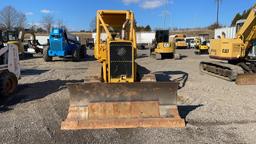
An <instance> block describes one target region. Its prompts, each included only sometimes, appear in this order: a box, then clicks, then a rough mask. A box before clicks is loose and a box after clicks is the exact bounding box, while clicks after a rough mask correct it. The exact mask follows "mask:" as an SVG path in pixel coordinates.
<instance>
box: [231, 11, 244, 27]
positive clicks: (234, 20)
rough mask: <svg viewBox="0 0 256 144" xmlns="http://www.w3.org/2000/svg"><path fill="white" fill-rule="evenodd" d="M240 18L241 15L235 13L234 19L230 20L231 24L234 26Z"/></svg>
mask: <svg viewBox="0 0 256 144" xmlns="http://www.w3.org/2000/svg"><path fill="white" fill-rule="evenodd" d="M241 18H242V15H241V14H240V13H237V14H236V16H235V17H234V19H233V20H232V23H231V26H235V25H236V22H237V21H238V20H240V19H241Z"/></svg>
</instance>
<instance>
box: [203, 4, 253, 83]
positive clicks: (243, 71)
mask: <svg viewBox="0 0 256 144" xmlns="http://www.w3.org/2000/svg"><path fill="white" fill-rule="evenodd" d="M210 47H211V49H210V54H209V55H210V58H212V59H217V60H225V61H227V62H220V61H215V62H201V63H200V69H201V71H202V72H204V73H207V74H210V75H213V76H216V77H219V78H223V79H225V80H229V81H236V83H237V84H240V85H251V84H256V74H255V73H256V7H254V8H252V10H251V12H250V13H249V15H248V17H247V19H246V20H245V21H244V24H243V25H242V26H241V25H240V24H239V25H237V34H236V38H234V39H228V38H225V36H224V34H223V36H222V37H221V38H220V39H214V40H211V43H210Z"/></svg>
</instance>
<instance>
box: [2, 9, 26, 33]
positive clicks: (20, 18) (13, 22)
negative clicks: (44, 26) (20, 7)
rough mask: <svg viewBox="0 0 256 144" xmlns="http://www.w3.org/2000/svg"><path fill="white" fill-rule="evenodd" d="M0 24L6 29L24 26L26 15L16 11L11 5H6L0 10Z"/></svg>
mask: <svg viewBox="0 0 256 144" xmlns="http://www.w3.org/2000/svg"><path fill="white" fill-rule="evenodd" d="M0 25H2V26H3V27H4V28H6V29H13V28H17V27H18V28H24V27H25V25H26V15H25V14H24V13H22V12H18V11H17V10H16V9H15V8H14V7H12V6H6V7H5V8H3V10H1V11H0Z"/></svg>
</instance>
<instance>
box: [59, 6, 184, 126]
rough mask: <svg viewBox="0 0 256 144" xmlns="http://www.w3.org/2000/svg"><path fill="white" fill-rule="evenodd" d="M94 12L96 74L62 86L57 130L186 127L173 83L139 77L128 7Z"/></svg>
mask: <svg viewBox="0 0 256 144" xmlns="http://www.w3.org/2000/svg"><path fill="white" fill-rule="evenodd" d="M96 17H97V19H96V43H95V48H94V55H95V58H96V59H97V61H98V62H100V63H101V64H102V67H101V72H100V73H101V74H100V75H101V76H100V78H92V77H90V78H89V79H88V80H85V82H84V83H78V84H77V83H74V84H68V85H67V87H68V90H69V93H70V106H69V111H68V115H67V118H66V119H65V120H64V121H63V122H62V123H61V129H62V130H79V129H104V128H139V127H140V128H147V127H148V128H152V127H162V128H174V127H178V128H182V127H185V123H184V120H183V119H181V117H180V116H179V114H178V110H177V106H176V98H177V89H178V83H176V82H156V79H155V77H154V75H153V74H148V75H147V76H144V77H142V78H139V76H138V70H139V67H138V65H137V64H136V62H135V58H136V55H137V48H136V33H135V23H134V14H133V12H131V11H123V10H98V11H97V16H96ZM103 33H104V34H106V35H107V38H106V39H101V35H102V34H103Z"/></svg>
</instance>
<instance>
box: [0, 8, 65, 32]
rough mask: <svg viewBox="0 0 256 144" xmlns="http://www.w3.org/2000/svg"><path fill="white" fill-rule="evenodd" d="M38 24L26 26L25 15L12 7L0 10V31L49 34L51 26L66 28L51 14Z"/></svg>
mask: <svg viewBox="0 0 256 144" xmlns="http://www.w3.org/2000/svg"><path fill="white" fill-rule="evenodd" d="M40 23H41V24H40V25H35V24H28V22H27V16H26V14H25V13H23V12H21V11H18V10H16V9H15V8H14V7H12V6H6V7H4V8H3V9H2V10H0V29H2V30H21V29H30V30H32V31H34V32H42V33H44V32H48V33H49V32H50V30H51V28H52V27H53V25H55V26H57V27H61V28H66V26H65V25H64V23H63V21H62V20H55V19H54V17H53V16H52V15H51V14H46V15H44V16H43V17H42V19H41V22H40Z"/></svg>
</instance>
